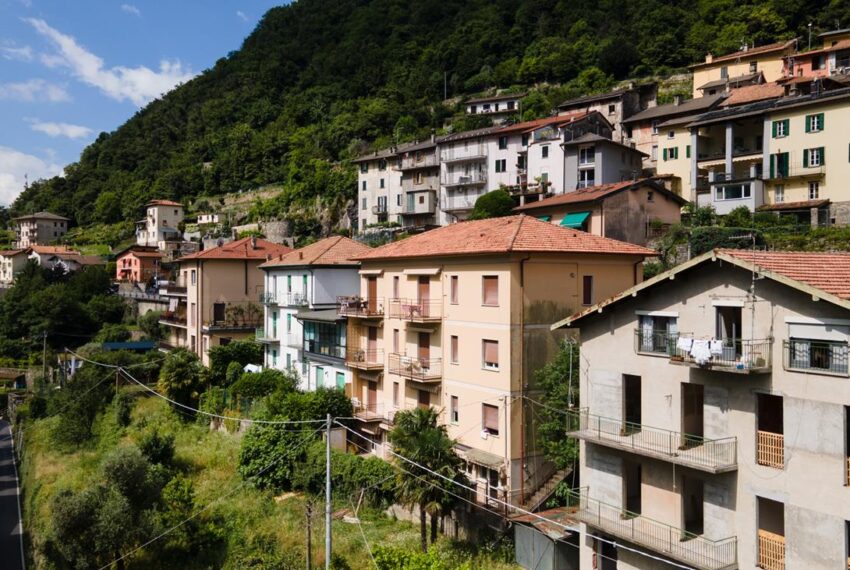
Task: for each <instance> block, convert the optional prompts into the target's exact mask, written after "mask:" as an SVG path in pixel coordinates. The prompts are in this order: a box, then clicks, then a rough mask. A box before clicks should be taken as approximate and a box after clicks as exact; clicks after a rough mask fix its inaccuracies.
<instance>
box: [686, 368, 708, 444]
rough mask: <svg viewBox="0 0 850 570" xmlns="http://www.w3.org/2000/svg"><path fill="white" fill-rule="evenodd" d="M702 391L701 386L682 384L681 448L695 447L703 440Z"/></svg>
mask: <svg viewBox="0 0 850 570" xmlns="http://www.w3.org/2000/svg"><path fill="white" fill-rule="evenodd" d="M704 392H705V391H704V389H703V385H702V384H689V383H682V434H683V435H687V436H691V437H689V438H687V440H685V439H684V438H683V441H682V447H686V446H688V445H696V444H698V443H699V442H700V441H701V440H702V438H703V434H704V431H703V425H704V418H703V408H704V403H705V402H704Z"/></svg>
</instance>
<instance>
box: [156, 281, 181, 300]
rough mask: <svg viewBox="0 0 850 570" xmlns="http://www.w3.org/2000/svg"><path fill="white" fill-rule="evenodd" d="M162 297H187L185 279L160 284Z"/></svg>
mask: <svg viewBox="0 0 850 570" xmlns="http://www.w3.org/2000/svg"><path fill="white" fill-rule="evenodd" d="M159 294H160V295H171V296H186V294H187V288H186V282H185V281H184V280H183V279H178V280H176V281H168V282H166V283H160V284H159Z"/></svg>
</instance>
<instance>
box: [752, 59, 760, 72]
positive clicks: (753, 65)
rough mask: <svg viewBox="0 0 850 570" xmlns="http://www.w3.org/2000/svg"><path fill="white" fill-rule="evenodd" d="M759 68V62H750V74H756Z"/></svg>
mask: <svg viewBox="0 0 850 570" xmlns="http://www.w3.org/2000/svg"><path fill="white" fill-rule="evenodd" d="M758 68H759V62H757V61H751V62H750V73H755V72H756V71H758Z"/></svg>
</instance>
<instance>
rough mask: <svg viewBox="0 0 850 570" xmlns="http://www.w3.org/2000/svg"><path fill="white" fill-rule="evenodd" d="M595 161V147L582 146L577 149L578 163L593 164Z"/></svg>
mask: <svg viewBox="0 0 850 570" xmlns="http://www.w3.org/2000/svg"><path fill="white" fill-rule="evenodd" d="M595 162H596V147H593V146H583V147H581V148H579V149H578V163H579V164H580V165H586V164H594V163H595Z"/></svg>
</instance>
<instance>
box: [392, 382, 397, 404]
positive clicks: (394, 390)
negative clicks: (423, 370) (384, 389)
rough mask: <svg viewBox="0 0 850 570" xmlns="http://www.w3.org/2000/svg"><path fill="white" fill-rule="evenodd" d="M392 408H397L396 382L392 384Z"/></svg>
mask: <svg viewBox="0 0 850 570" xmlns="http://www.w3.org/2000/svg"><path fill="white" fill-rule="evenodd" d="M393 406H394V407H396V408H397V407H398V382H393Z"/></svg>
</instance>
